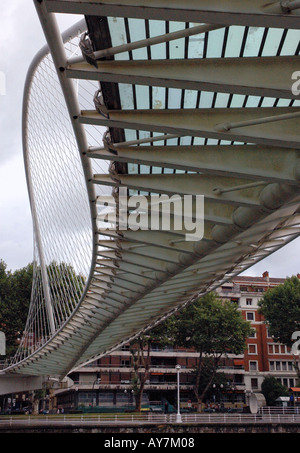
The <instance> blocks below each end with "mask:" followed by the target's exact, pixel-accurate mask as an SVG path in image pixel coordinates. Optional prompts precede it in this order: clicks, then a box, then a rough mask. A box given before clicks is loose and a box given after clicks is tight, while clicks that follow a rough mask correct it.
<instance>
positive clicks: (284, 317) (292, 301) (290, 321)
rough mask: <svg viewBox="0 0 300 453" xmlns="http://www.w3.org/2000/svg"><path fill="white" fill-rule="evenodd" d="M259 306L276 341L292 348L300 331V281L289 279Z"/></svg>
mask: <svg viewBox="0 0 300 453" xmlns="http://www.w3.org/2000/svg"><path fill="white" fill-rule="evenodd" d="M258 305H259V307H260V308H259V312H260V313H261V314H262V315H263V316H264V318H265V321H266V323H267V324H268V328H269V332H270V334H271V335H272V337H273V338H274V341H276V342H279V343H283V344H285V345H286V346H288V347H291V346H292V345H293V342H294V340H295V339H297V338H293V334H294V333H297V332H298V331H300V280H299V279H298V278H297V277H295V276H292V277H289V278H287V279H286V280H285V282H284V283H283V284H282V285H279V286H276V287H275V288H272V289H269V290H268V291H266V292H265V293H264V295H263V297H262V298H261V300H260V301H259V303H258ZM299 336H300V333H299ZM296 337H297V335H296ZM297 355H298V357H297ZM297 355H295V356H294V367H295V369H296V371H297V374H298V378H299V377H300V370H299V353H298V354H297Z"/></svg>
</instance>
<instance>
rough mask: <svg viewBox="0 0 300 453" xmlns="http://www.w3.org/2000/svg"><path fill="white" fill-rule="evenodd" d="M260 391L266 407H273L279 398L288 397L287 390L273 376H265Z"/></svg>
mask: <svg viewBox="0 0 300 453" xmlns="http://www.w3.org/2000/svg"><path fill="white" fill-rule="evenodd" d="M261 391H262V394H263V395H264V397H265V399H266V403H267V405H268V406H274V405H275V401H276V399H277V398H278V397H279V396H289V391H288V388H287V387H285V386H284V385H282V384H281V382H279V381H278V380H277V379H276V378H275V377H274V376H267V377H265V379H264V380H263V382H262V384H261Z"/></svg>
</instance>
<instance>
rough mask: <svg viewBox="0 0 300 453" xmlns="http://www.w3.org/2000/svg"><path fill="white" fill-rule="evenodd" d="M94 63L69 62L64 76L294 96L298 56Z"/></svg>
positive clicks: (288, 97)
mask: <svg viewBox="0 0 300 453" xmlns="http://www.w3.org/2000/svg"><path fill="white" fill-rule="evenodd" d="M97 64H98V68H95V67H94V66H91V65H90V64H88V63H77V64H71V65H69V66H68V68H67V76H68V77H72V78H74V79H88V80H98V81H100V82H116V83H129V84H137V85H149V86H161V87H168V88H182V89H190V90H199V91H201V90H202V91H214V92H223V93H238V94H245V95H253V96H269V97H274V98H286V99H296V98H297V96H296V94H293V92H292V90H291V76H292V74H293V73H294V72H295V71H297V70H298V69H299V57H298V56H282V57H249V58H204V59H202V58H198V59H189V60H184V59H182V60H180V59H179V60H132V61H118V60H115V61H98V62H97ZM283 68H284V70H283ZM271 74H272V75H271ZM236 75H238V77H236Z"/></svg>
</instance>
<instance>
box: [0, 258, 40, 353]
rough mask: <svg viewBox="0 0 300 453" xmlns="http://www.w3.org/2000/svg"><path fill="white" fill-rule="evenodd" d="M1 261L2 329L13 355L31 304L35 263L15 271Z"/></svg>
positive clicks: (0, 322)
mask: <svg viewBox="0 0 300 453" xmlns="http://www.w3.org/2000/svg"><path fill="white" fill-rule="evenodd" d="M6 268H7V266H6V264H5V263H4V261H3V260H1V261H0V330H2V331H3V332H4V333H5V335H6V354H7V356H11V355H13V354H14V353H15V351H16V349H17V346H18V342H17V340H18V338H19V337H20V335H21V334H22V331H23V329H24V326H25V323H26V318H27V313H28V308H29V304H30V297H31V288H32V276H33V264H32V263H30V264H28V265H27V266H25V267H23V268H22V269H18V270H16V271H14V272H11V271H7V270H6Z"/></svg>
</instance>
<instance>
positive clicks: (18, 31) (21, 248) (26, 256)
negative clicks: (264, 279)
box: [0, 0, 300, 277]
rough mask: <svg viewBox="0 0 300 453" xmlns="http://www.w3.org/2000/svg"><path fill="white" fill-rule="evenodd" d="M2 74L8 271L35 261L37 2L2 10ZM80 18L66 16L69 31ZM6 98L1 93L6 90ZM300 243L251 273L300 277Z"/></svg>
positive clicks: (1, 218)
mask: <svg viewBox="0 0 300 453" xmlns="http://www.w3.org/2000/svg"><path fill="white" fill-rule="evenodd" d="M1 7H2V9H1V14H0V71H1V73H4V75H5V79H6V94H5V95H0V144H1V146H0V259H3V260H4V261H5V262H6V263H7V267H8V269H11V270H15V269H19V268H21V267H23V266H26V265H27V264H28V263H29V262H30V261H32V259H33V241H32V237H33V233H32V220H31V213H30V207H29V201H28V194H27V187H26V180H25V171H24V164H23V153H22V140H21V112H22V98H23V87H24V82H25V77H26V73H27V69H28V67H29V65H30V63H31V60H32V59H33V57H34V55H35V54H36V52H37V51H38V50H39V49H40V48H41V47H42V46H43V45H44V44H45V38H44V35H43V32H42V29H41V26H40V23H39V20H38V17H37V14H36V11H35V8H34V5H33V2H32V1H31V0H25V1H24V0H13V1H11V2H3V3H2V4H1ZM79 19H80V17H79V16H78V17H76V16H67V15H60V16H59V18H58V20H59V25H60V28H61V30H65V29H66V28H68V27H69V26H70V25H72V24H73V23H75V22H76V21H77V20H79ZM0 92H1V90H0ZM299 252H300V239H297V240H295V241H293V242H292V243H291V244H289V245H287V246H286V247H284V248H282V249H281V250H280V251H279V252H276V253H275V254H273V255H271V256H270V257H269V258H267V259H264V260H262V261H261V262H260V263H258V264H257V265H256V266H253V267H252V268H250V269H248V270H247V272H246V274H248V275H261V274H262V273H263V272H264V271H265V270H268V271H269V272H270V276H271V277H286V276H290V275H293V274H296V273H297V272H300V263H299Z"/></svg>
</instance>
